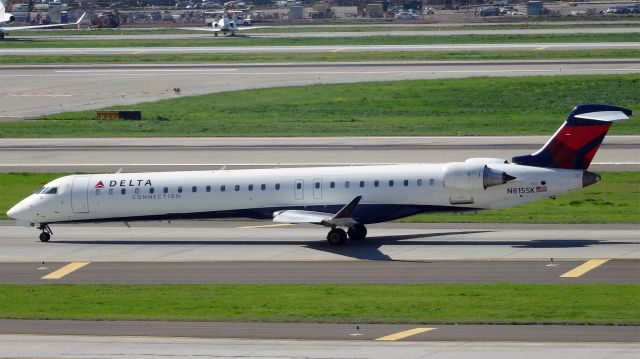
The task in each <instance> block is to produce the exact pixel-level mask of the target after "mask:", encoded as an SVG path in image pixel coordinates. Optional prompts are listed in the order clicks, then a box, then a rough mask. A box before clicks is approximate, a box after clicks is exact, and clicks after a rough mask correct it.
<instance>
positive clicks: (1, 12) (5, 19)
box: [0, 0, 86, 39]
mask: <svg viewBox="0 0 640 359" xmlns="http://www.w3.org/2000/svg"><path fill="white" fill-rule="evenodd" d="M85 15H86V13H83V14H82V16H80V18H79V19H78V21H76V22H73V23H69V24H49V25H29V26H11V27H3V26H2V25H5V24H11V23H12V22H14V21H15V20H16V18H15V16H13V14H11V13H8V12H5V8H4V4H3V3H2V0H0V39H4V34H5V33H6V32H7V31H11V30H34V29H45V28H51V27H62V26H73V25H78V24H79V23H80V21H82V19H83V18H84V16H85Z"/></svg>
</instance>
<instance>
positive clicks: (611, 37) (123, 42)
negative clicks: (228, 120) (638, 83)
mask: <svg viewBox="0 0 640 359" xmlns="http://www.w3.org/2000/svg"><path fill="white" fill-rule="evenodd" d="M637 40H638V34H627V33H614V34H542V35H540V34H531V35H529V34H528V35H455V36H428V33H426V34H425V35H420V36H384V35H381V36H365V37H323V38H311V37H300V38H257V37H250V36H248V37H233V38H230V37H229V38H216V39H214V38H213V36H212V37H211V38H197V39H158V40H156V39H115V40H112V39H108V40H106V39H98V40H93V39H92V40H89V39H87V40H60V39H48V38H42V39H31V40H29V41H5V42H3V43H2V46H3V47H4V48H34V47H35V48H109V47H194V46H196V47H199V46H303V45H304V46H309V45H345V46H347V45H431V44H509V43H563V42H571V43H574V42H580V43H587V42H635V41H637Z"/></svg>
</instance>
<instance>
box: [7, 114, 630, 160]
mask: <svg viewBox="0 0 640 359" xmlns="http://www.w3.org/2000/svg"><path fill="white" fill-rule="evenodd" d="M561 121H562V119H558V123H560V122H561ZM550 131H553V129H550ZM550 134H551V132H550ZM547 140H548V136H526V137H525V136H519V137H518V136H516V137H513V136H512V137H510V136H506V137H501V136H496V137H446V136H443V137H337V138H336V137H317V138H277V137H274V138H95V139H77V138H64V139H0V172H75V171H83V172H114V171H116V170H118V169H120V168H122V169H123V170H124V171H125V172H144V171H171V170H210V169H219V168H222V167H223V166H225V168H227V169H237V168H261V167H276V166H280V167H289V166H303V165H315V166H324V165H358V164H382V163H385V164H386V163H425V162H434V163H441V162H453V161H464V160H465V159H467V158H470V157H493V158H504V159H507V160H511V157H512V156H515V155H521V154H528V153H533V152H535V151H537V150H538V149H539V148H540V147H541V146H542V145H543V144H544V143H546V141H547ZM638 151H640V136H607V137H606V138H605V140H604V142H603V144H602V146H601V148H600V150H599V151H598V153H597V154H596V157H595V158H594V161H593V163H592V164H591V167H590V169H591V170H594V171H639V170H640V161H639V160H638V158H637V153H638ZM43 153H46V154H47V156H46V158H43V156H42V154H43ZM96 159H100V160H99V161H98V160H96Z"/></svg>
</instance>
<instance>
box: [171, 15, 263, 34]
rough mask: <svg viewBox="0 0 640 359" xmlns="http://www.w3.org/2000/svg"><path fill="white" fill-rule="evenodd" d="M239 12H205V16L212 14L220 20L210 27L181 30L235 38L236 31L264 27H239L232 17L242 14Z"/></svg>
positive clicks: (212, 23)
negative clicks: (207, 32)
mask: <svg viewBox="0 0 640 359" xmlns="http://www.w3.org/2000/svg"><path fill="white" fill-rule="evenodd" d="M242 12H243V11H241V10H226V11H214V12H206V14H212V15H216V16H220V18H219V19H218V20H216V21H213V22H211V27H206V28H202V27H188V28H182V29H183V30H196V31H213V35H214V36H218V34H219V33H222V35H225V36H227V35H228V36H235V34H236V31H242V30H247V29H260V28H263V27H265V26H246V27H239V26H238V24H236V21H235V20H234V17H235V16H236V15H237V14H239V13H242Z"/></svg>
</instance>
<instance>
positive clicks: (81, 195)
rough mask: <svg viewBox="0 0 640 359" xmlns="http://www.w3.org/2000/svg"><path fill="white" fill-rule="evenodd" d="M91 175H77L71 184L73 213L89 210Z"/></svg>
mask: <svg viewBox="0 0 640 359" xmlns="http://www.w3.org/2000/svg"><path fill="white" fill-rule="evenodd" d="M90 179H91V176H75V177H74V178H73V184H72V185H71V210H72V211H73V213H88V212H89V180H90Z"/></svg>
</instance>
